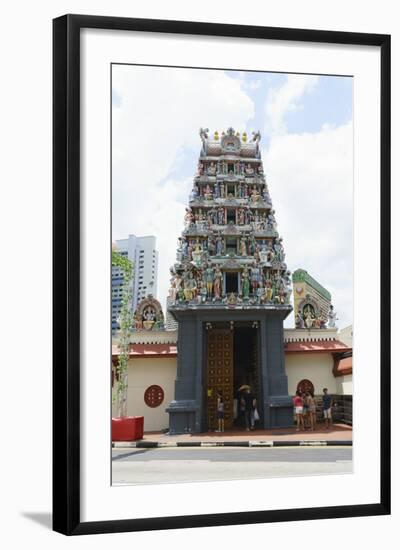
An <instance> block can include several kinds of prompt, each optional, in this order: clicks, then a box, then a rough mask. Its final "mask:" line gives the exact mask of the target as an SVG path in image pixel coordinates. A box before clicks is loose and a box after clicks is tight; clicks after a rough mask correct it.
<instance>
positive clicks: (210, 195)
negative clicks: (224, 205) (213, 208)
mask: <svg viewBox="0 0 400 550" xmlns="http://www.w3.org/2000/svg"><path fill="white" fill-rule="evenodd" d="M204 198H205V199H206V200H207V201H210V200H211V199H212V198H213V192H212V189H211V187H210V186H209V184H208V183H207V186H206V188H205V189H204Z"/></svg>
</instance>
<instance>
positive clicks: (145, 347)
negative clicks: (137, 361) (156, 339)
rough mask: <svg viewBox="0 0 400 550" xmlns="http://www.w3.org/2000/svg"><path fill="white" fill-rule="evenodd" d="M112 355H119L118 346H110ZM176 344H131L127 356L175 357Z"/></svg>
mask: <svg viewBox="0 0 400 550" xmlns="http://www.w3.org/2000/svg"><path fill="white" fill-rule="evenodd" d="M112 354H113V357H116V356H118V355H119V351H118V346H113V347H112ZM176 354H177V349H176V344H131V347H130V351H129V356H130V357H132V358H139V357H143V358H144V357H146V358H147V357H152V358H155V357H176Z"/></svg>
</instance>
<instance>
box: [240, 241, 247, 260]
mask: <svg viewBox="0 0 400 550" xmlns="http://www.w3.org/2000/svg"><path fill="white" fill-rule="evenodd" d="M240 254H241V255H242V256H247V244H246V237H242V238H241V239H240Z"/></svg>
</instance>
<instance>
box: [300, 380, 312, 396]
mask: <svg viewBox="0 0 400 550" xmlns="http://www.w3.org/2000/svg"><path fill="white" fill-rule="evenodd" d="M297 390H298V391H301V393H307V392H310V393H311V394H313V395H314V384H313V383H312V382H311V381H310V380H301V382H299V383H298V384H297Z"/></svg>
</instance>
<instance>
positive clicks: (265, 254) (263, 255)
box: [259, 241, 268, 264]
mask: <svg viewBox="0 0 400 550" xmlns="http://www.w3.org/2000/svg"><path fill="white" fill-rule="evenodd" d="M259 256H260V262H261V263H262V264H266V263H267V262H268V250H267V245H266V244H265V241H263V243H262V245H261V250H260V251H259Z"/></svg>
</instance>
